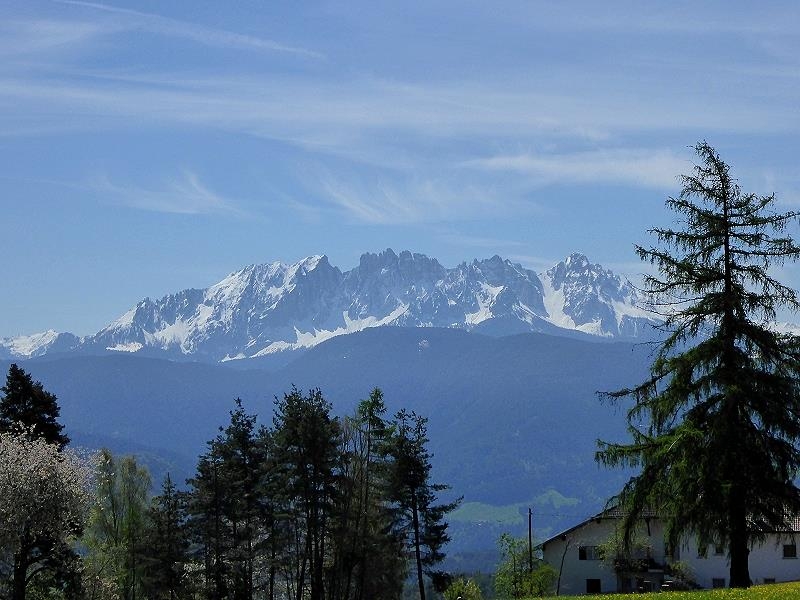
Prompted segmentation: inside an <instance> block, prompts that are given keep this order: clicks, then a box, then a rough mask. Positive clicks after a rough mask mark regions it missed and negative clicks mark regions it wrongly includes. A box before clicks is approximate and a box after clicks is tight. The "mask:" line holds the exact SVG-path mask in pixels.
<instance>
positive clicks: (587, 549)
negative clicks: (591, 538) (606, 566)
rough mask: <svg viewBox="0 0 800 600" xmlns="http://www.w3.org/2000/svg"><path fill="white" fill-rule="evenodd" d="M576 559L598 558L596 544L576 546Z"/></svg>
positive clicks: (598, 553)
mask: <svg viewBox="0 0 800 600" xmlns="http://www.w3.org/2000/svg"><path fill="white" fill-rule="evenodd" d="M578 560H600V552H599V551H598V549H597V546H578Z"/></svg>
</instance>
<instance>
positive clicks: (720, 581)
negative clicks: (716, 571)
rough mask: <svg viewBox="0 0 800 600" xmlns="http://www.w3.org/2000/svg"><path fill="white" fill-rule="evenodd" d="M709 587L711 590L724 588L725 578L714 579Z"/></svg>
mask: <svg viewBox="0 0 800 600" xmlns="http://www.w3.org/2000/svg"><path fill="white" fill-rule="evenodd" d="M711 587H712V588H715V589H716V588H724V587H725V578H724V577H714V578H713V579H712V580H711Z"/></svg>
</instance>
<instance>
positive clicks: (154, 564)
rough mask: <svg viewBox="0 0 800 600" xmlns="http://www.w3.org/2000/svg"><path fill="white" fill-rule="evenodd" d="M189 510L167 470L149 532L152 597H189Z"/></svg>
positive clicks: (151, 511)
mask: <svg viewBox="0 0 800 600" xmlns="http://www.w3.org/2000/svg"><path fill="white" fill-rule="evenodd" d="M185 521H186V510H185V501H184V495H183V494H181V493H180V492H179V491H178V490H177V488H176V487H175V484H174V483H172V479H171V478H170V476H169V473H167V476H166V478H165V479H164V482H163V483H162V485H161V494H159V495H158V496H156V497H155V498H153V499H152V501H151V503H150V509H149V518H148V527H147V532H146V536H145V537H146V547H147V552H146V556H145V561H144V583H145V594H146V597H147V598H149V599H150V600H180V599H181V598H188V597H189V590H188V589H187V588H190V587H191V582H190V581H188V579H189V578H187V577H185V576H184V565H185V564H186V563H187V562H188V560H189V537H188V531H187V529H186V526H185Z"/></svg>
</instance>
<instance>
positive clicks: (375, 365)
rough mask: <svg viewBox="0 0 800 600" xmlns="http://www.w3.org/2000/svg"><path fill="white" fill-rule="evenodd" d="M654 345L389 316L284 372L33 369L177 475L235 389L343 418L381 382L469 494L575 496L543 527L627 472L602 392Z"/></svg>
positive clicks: (75, 432)
mask: <svg viewBox="0 0 800 600" xmlns="http://www.w3.org/2000/svg"><path fill="white" fill-rule="evenodd" d="M649 352H650V350H649V349H648V348H647V347H646V346H645V345H641V344H631V343H621V342H619V343H608V344H597V343H591V342H587V341H585V340H581V339H569V338H564V337H555V336H548V335H543V334H536V333H527V334H521V335H515V336H508V337H502V338H494V337H488V336H484V335H479V334H475V333H468V332H466V331H463V330H458V329H445V328H426V329H420V328H403V327H382V328H371V329H367V330H364V331H362V332H358V333H354V334H352V335H347V336H338V337H336V338H333V339H331V340H328V341H326V342H324V343H321V344H319V345H317V346H316V347H314V348H312V349H310V350H308V351H307V352H305V353H304V354H303V355H302V356H300V357H298V358H297V359H296V360H295V361H293V362H292V363H291V364H289V365H287V366H286V367H284V368H282V369H279V370H277V371H275V372H272V373H269V372H265V371H260V370H250V371H239V370H234V369H231V368H229V367H227V366H223V365H209V364H202V363H186V362H173V361H167V360H160V359H152V358H142V357H140V356H137V355H129V354H115V355H111V356H102V357H96V356H73V357H62V358H49V359H48V358H47V357H44V358H40V359H36V360H31V361H26V362H25V363H24V364H23V368H25V369H26V371H28V372H30V373H31V374H32V376H33V377H34V378H35V379H38V380H41V381H42V383H43V384H44V386H45V388H46V389H48V390H50V391H52V392H53V393H55V394H56V395H57V396H58V399H59V405H60V406H61V415H62V422H63V423H64V425H65V427H66V431H67V434H68V435H70V437H73V438H74V439H75V440H76V441H83V443H92V440H98V439H102V440H103V441H102V443H103V444H107V445H110V446H111V447H112V449H118V451H127V450H128V449H129V448H131V447H132V445H133V444H136V445H138V446H141V447H144V448H148V449H154V448H155V449H163V450H162V452H163V456H165V457H166V458H167V459H168V461H167V462H173V463H176V462H177V464H173V465H172V467H170V468H171V469H172V474H173V477H174V478H175V479H176V480H178V481H179V480H181V479H183V478H184V477H187V476H189V475H190V474H191V470H192V468H193V465H194V462H193V459H194V457H196V456H197V455H198V454H199V453H201V452H203V451H204V449H205V442H206V441H207V440H209V439H212V438H213V437H214V436H215V435H216V434H217V432H218V429H217V428H218V427H219V426H220V425H223V424H224V423H225V422H226V421H227V419H228V411H230V410H231V409H232V408H233V407H234V405H233V400H234V398H236V397H240V398H241V399H242V400H243V402H244V405H245V407H246V408H247V410H249V411H252V412H256V413H258V414H259V415H260V420H261V422H263V423H267V424H269V423H270V422H271V415H272V409H273V399H274V397H275V396H279V397H280V396H282V394H283V393H284V392H287V391H288V390H290V389H291V386H292V385H296V386H298V387H299V388H300V389H308V388H311V387H319V388H320V389H321V390H322V392H323V394H324V395H325V397H326V398H327V399H328V400H329V401H331V402H332V404H333V406H334V411H335V412H336V413H337V414H339V415H347V414H351V413H352V412H353V410H354V409H355V407H356V405H357V403H358V401H359V400H360V399H362V398H366V397H367V396H368V395H369V393H370V391H371V390H372V389H373V388H374V387H376V386H377V387H380V388H381V389H382V390H383V391H384V395H385V399H386V402H387V407H388V409H389V412H390V413H394V412H395V411H396V410H398V409H400V408H407V409H410V410H416V411H417V412H418V413H419V414H422V415H424V416H426V417H428V418H429V419H430V421H429V435H430V440H431V441H430V449H431V451H432V453H433V455H434V459H433V464H434V477H435V479H436V480H437V481H441V482H444V483H447V484H450V485H451V486H452V487H453V493H454V494H456V495H462V494H463V495H464V496H465V502H467V503H483V504H486V505H488V506H508V505H514V504H521V503H526V502H530V501H532V500H533V499H535V498H539V497H540V496H541V497H545V498H547V497H557V498H569V499H573V500H572V501H573V502H574V503H575V506H574V507H573V509H572V511H571V513H570V514H567V513H566V512H565V511H564V510H558V511H557V510H555V509H554V508H553V507H552V506H549V505H543V506H539V509H540V510H539V511H538V513H537V514H538V516H537V519H538V521H539V522H538V526H537V530H538V531H543V530H551V529H557V528H558V527H560V526H562V525H565V524H566V523H567V522H569V521H570V519H574V518H575V517H577V516H580V515H585V514H589V513H591V512H592V511H593V510H595V509H597V508H599V506H600V505H601V504H602V502H603V501H604V500H605V499H606V498H607V497H608V496H609V495H610V494H611V493H613V492H614V491H616V490H617V489H618V486H619V485H620V483H621V479H622V474H620V473H618V472H614V471H607V470H601V469H599V468H598V467H597V465H596V464H595V463H594V460H593V456H594V451H595V440H596V439H597V438H603V439H608V440H619V439H624V438H625V435H626V433H625V427H624V418H623V414H624V413H623V412H621V411H617V410H614V409H611V408H609V407H608V406H604V405H602V404H601V403H600V402H599V401H598V398H597V395H596V391H597V390H612V389H618V388H619V387H622V386H625V385H630V384H631V383H635V382H637V381H640V380H641V379H642V378H643V377H644V376H645V374H646V372H647V365H648V364H649V361H650V358H651V357H650V355H649ZM7 366H8V362H5V363H0V368H2V369H7ZM158 453H159V452H158V451H154V450H150V454H158ZM175 457H185V458H186V459H185V460H178V459H177V458H175ZM161 470H163V468H161ZM537 506H538V505H537ZM470 527H472V525H470ZM483 527H484V529H485V530H486V531H484V533H481V534H480V535H478V534H477V533H475V532H476V531H478V530H474V531H473V530H471V531H472V533H470V535H472V534H473V533H474V534H475V536H477V537H474V539H473V542H474V544H476V545H477V546H480V547H482V548H489V549H491V548H492V547H493V546H494V542H495V539H496V535H499V533H498V532H497V531H495V530H494V529H492V528H490V527H488V526H486V525H484V526H483ZM465 535H466V534H465ZM487 536H488V537H487ZM473 542H470V543H473Z"/></svg>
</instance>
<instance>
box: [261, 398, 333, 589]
mask: <svg viewBox="0 0 800 600" xmlns="http://www.w3.org/2000/svg"><path fill="white" fill-rule="evenodd" d="M340 435H341V429H340V424H339V422H338V420H337V419H335V418H334V417H332V416H331V405H330V403H329V402H328V401H327V400H325V398H324V397H323V395H322V392H321V391H320V390H318V389H314V390H310V391H309V392H308V394H307V395H303V394H302V393H301V392H300V391H299V390H297V389H292V391H291V392H290V393H289V394H285V395H284V397H283V399H282V400H279V401H278V402H277V406H276V414H275V418H274V438H275V452H276V460H277V465H276V468H277V470H278V471H279V474H278V477H279V478H280V481H281V482H282V485H281V488H282V491H281V494H282V497H283V506H282V510H283V511H284V514H285V515H286V516H287V517H288V519H287V521H288V523H287V524H289V525H290V526H291V527H292V529H293V534H294V535H293V537H294V539H295V544H294V545H293V548H292V549H291V558H290V561H291V563H292V565H291V570H292V571H293V574H292V576H291V577H292V580H293V587H294V590H295V598H296V600H302V598H305V597H308V598H310V599H311V600H323V598H324V597H325V595H326V590H325V560H326V557H327V553H328V551H329V548H328V547H327V542H328V540H329V535H330V527H331V525H332V518H333V517H334V515H335V498H336V494H337V485H338V483H339V474H340V468H341V464H340V463H341V455H340V454H339V447H340Z"/></svg>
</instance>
